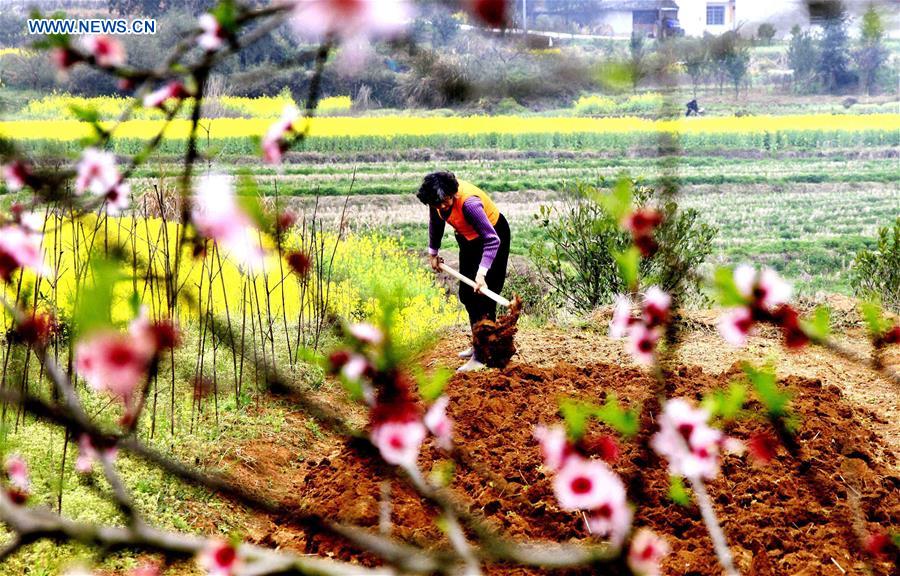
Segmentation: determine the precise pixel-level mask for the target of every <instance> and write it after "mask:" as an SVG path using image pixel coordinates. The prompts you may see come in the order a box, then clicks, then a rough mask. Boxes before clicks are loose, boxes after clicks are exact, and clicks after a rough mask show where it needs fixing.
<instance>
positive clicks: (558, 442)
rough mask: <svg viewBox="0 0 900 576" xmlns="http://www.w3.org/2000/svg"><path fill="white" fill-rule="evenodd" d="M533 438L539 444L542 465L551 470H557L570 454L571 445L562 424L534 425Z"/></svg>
mask: <svg viewBox="0 0 900 576" xmlns="http://www.w3.org/2000/svg"><path fill="white" fill-rule="evenodd" d="M534 439H535V440H537V441H538V443H539V444H540V445H541V454H542V455H543V457H544V467H546V468H547V469H548V470H550V471H552V472H557V471H558V470H559V469H560V468H562V467H563V465H564V464H565V462H566V458H568V457H569V456H570V455H571V454H572V447H571V446H570V445H569V439H568V438H567V437H566V429H565V428H563V427H562V426H559V425H557V426H552V427H549V428H548V427H547V426H543V425H540V426H536V427H535V428H534Z"/></svg>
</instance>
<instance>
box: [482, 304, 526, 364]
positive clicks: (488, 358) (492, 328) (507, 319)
mask: <svg viewBox="0 0 900 576" xmlns="http://www.w3.org/2000/svg"><path fill="white" fill-rule="evenodd" d="M521 313H522V299H521V298H519V296H518V295H516V296H514V297H513V299H512V302H511V303H510V305H509V311H507V313H506V314H504V315H503V316H501V317H500V318H499V319H498V320H497V321H496V322H495V321H493V320H488V319H485V320H480V321H479V322H477V323H476V324H475V326H473V327H472V346H473V347H474V348H475V355H476V356H477V357H478V359H479V360H481V361H482V362H484V363H485V364H486V365H488V366H489V367H490V368H506V366H507V365H508V364H509V361H510V360H511V359H512V357H513V355H514V354H515V353H516V343H515V338H516V322H518V321H519V314H521Z"/></svg>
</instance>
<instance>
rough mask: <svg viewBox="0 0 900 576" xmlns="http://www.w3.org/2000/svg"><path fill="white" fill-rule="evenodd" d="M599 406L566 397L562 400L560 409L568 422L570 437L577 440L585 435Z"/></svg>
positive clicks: (567, 428) (567, 427)
mask: <svg viewBox="0 0 900 576" xmlns="http://www.w3.org/2000/svg"><path fill="white" fill-rule="evenodd" d="M598 409H599V408H598V407H597V406H595V405H593V404H591V403H589V402H582V401H580V400H573V399H569V398H567V399H565V400H563V401H562V402H560V405H559V411H560V413H561V414H562V417H563V420H564V421H565V423H566V431H567V432H568V434H569V439H571V440H573V441H577V440H579V439H581V437H582V436H584V433H585V431H586V430H587V425H588V422H589V421H590V418H591V415H592V414H594V413H595V412H596V411H597V410H598Z"/></svg>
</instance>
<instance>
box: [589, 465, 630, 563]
mask: <svg viewBox="0 0 900 576" xmlns="http://www.w3.org/2000/svg"><path fill="white" fill-rule="evenodd" d="M613 476H614V477H615V479H616V481H615V482H609V483H608V485H607V490H606V494H605V497H604V501H603V503H602V504H600V505H599V506H597V507H595V508H594V509H593V510H591V511H590V512H589V514H588V516H587V525H588V528H589V529H590V532H591V534H592V535H594V536H599V537H602V538H606V539H608V540H609V542H610V544H612V545H613V546H614V547H616V548H618V547H620V546H621V545H622V543H623V542H624V541H625V537H626V536H628V532H629V531H630V530H631V520H632V517H633V512H632V511H631V507H630V506H629V505H628V500H627V498H626V495H625V485H624V484H623V483H622V481H621V480H620V479H619V477H618V476H615V475H613Z"/></svg>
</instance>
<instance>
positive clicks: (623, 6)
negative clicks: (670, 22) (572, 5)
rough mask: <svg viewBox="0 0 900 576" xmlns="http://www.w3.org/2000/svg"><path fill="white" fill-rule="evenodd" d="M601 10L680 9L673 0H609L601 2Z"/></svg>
mask: <svg viewBox="0 0 900 576" xmlns="http://www.w3.org/2000/svg"><path fill="white" fill-rule="evenodd" d="M598 8H599V9H600V10H678V4H676V3H675V2H674V1H673V0H609V1H605V2H600V5H599V6H598Z"/></svg>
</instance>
